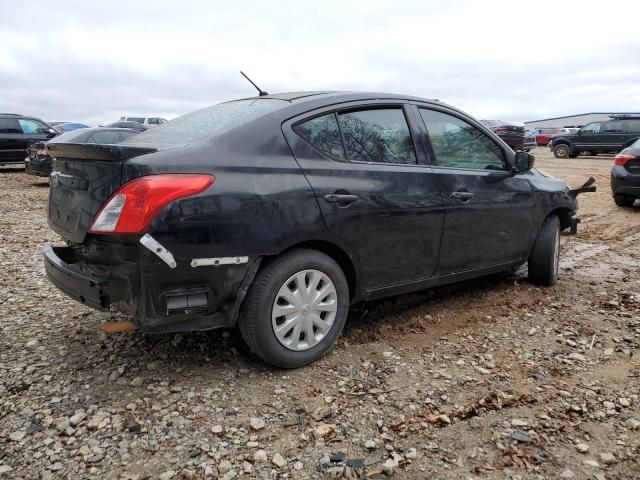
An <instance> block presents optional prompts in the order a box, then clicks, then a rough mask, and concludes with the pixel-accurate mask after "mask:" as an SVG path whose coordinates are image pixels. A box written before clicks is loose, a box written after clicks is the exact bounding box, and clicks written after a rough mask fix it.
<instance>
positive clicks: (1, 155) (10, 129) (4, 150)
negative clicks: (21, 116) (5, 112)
mask: <svg viewBox="0 0 640 480" xmlns="http://www.w3.org/2000/svg"><path fill="white" fill-rule="evenodd" d="M22 145H23V141H22V130H20V125H19V124H18V120H17V119H15V118H0V163H4V162H18V161H21V160H24V159H25V155H24V147H23V146H22Z"/></svg>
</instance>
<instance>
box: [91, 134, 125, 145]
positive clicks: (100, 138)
mask: <svg viewBox="0 0 640 480" xmlns="http://www.w3.org/2000/svg"><path fill="white" fill-rule="evenodd" d="M119 142H120V136H119V135H118V132H96V133H94V134H93V135H92V136H91V138H90V139H89V141H88V142H87V143H99V144H102V145H111V144H114V143H119Z"/></svg>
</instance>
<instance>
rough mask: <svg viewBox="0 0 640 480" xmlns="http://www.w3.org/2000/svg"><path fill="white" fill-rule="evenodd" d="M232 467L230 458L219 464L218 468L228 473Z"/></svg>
mask: <svg viewBox="0 0 640 480" xmlns="http://www.w3.org/2000/svg"><path fill="white" fill-rule="evenodd" d="M232 468H233V465H232V464H231V462H230V461H229V460H223V461H221V462H220V464H219V465H218V470H220V471H221V472H222V473H227V472H228V471H229V470H231V469H232Z"/></svg>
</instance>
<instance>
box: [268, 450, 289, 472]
mask: <svg viewBox="0 0 640 480" xmlns="http://www.w3.org/2000/svg"><path fill="white" fill-rule="evenodd" d="M271 463H273V464H274V465H275V466H276V467H278V468H282V467H284V466H286V465H287V461H286V460H285V458H284V457H283V456H282V455H280V454H279V453H276V454H275V455H274V456H273V458H271Z"/></svg>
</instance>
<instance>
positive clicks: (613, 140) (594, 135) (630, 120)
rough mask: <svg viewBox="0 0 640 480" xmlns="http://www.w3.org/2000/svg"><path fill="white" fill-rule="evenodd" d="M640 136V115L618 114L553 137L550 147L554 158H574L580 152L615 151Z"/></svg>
mask: <svg viewBox="0 0 640 480" xmlns="http://www.w3.org/2000/svg"><path fill="white" fill-rule="evenodd" d="M638 138H640V117H634V116H619V117H612V120H605V121H602V122H591V123H589V124H587V125H585V126H584V127H582V128H580V129H579V130H578V131H577V132H576V133H565V134H561V135H557V136H555V137H553V142H552V144H551V147H550V148H551V149H552V150H553V154H554V155H555V157H556V158H567V157H569V158H575V157H577V156H578V155H579V154H580V153H581V152H589V154H590V155H597V154H598V153H617V152H619V151H620V150H622V149H624V148H627V147H628V146H629V145H631V144H632V143H634V142H635V141H636V140H637V139H638Z"/></svg>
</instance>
